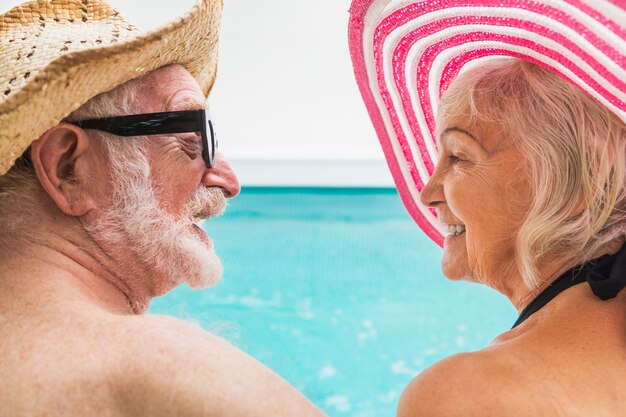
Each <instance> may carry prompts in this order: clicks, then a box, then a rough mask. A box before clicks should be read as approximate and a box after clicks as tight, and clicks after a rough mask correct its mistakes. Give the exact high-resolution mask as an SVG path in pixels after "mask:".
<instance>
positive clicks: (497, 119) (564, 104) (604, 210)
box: [438, 58, 626, 290]
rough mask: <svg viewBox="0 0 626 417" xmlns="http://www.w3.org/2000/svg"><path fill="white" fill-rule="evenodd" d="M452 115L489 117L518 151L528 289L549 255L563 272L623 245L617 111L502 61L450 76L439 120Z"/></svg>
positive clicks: (526, 66) (623, 175)
mask: <svg viewBox="0 0 626 417" xmlns="http://www.w3.org/2000/svg"><path fill="white" fill-rule="evenodd" d="M454 116H465V117H468V118H469V119H470V121H473V122H476V121H481V122H487V123H496V124H498V125H499V126H501V127H502V129H503V132H504V135H503V138H506V139H505V140H510V141H513V142H514V143H516V144H517V145H519V146H521V148H522V149H524V153H525V155H526V159H527V161H526V162H527V164H525V166H526V167H527V169H528V170H529V172H528V173H527V174H528V175H529V178H530V181H531V184H532V186H533V192H534V195H533V200H532V204H531V206H530V209H529V211H528V213H527V215H526V217H525V220H524V221H523V223H522V225H521V228H520V230H519V232H518V234H517V236H516V241H515V250H516V258H517V259H516V262H517V267H518V269H519V272H520V273H521V276H522V278H523V281H524V283H525V285H526V286H527V288H529V289H531V290H532V289H537V288H538V287H539V286H540V285H541V284H542V282H541V279H540V278H539V276H538V272H539V266H540V265H542V264H543V263H544V262H546V261H549V260H554V259H560V261H561V262H562V266H564V267H565V266H566V267H568V268H569V267H573V266H575V265H577V264H580V263H582V262H585V261H588V260H591V259H593V258H595V257H598V256H600V255H602V254H604V253H607V251H608V250H609V249H608V248H610V247H613V246H617V247H618V248H619V247H620V246H621V245H623V244H624V242H625V241H626V125H625V124H624V122H623V121H622V120H621V119H619V118H618V117H617V116H616V115H615V114H614V113H612V112H611V111H609V110H608V109H607V108H605V107H604V106H602V105H601V104H599V103H598V102H597V101H595V100H594V99H593V98H591V97H590V96H588V95H587V94H586V93H584V92H583V91H582V90H580V89H579V88H577V87H575V86H574V85H573V84H571V83H569V82H567V81H565V80H564V79H562V78H561V77H559V76H557V75H555V74H554V73H552V72H551V71H548V70H546V69H544V68H541V67H539V66H537V65H535V64H532V63H529V62H525V61H521V60H518V59H510V58H503V59H498V60H494V61H493V62H491V63H489V64H486V65H484V66H480V67H479V68H475V69H473V70H471V71H468V72H466V73H463V74H461V75H459V76H458V77H457V78H456V79H455V80H454V82H453V83H452V84H451V85H450V88H449V89H448V90H447V91H446V92H445V94H444V95H443V97H442V99H441V102H440V105H439V112H438V119H439V120H441V119H442V118H444V117H454ZM618 245H619V246H618ZM557 257H558V258H557Z"/></svg>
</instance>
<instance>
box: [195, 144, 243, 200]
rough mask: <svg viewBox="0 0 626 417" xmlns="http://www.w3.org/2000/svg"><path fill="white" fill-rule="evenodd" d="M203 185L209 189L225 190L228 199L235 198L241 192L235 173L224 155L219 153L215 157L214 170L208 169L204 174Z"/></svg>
mask: <svg viewBox="0 0 626 417" xmlns="http://www.w3.org/2000/svg"><path fill="white" fill-rule="evenodd" d="M202 183H203V184H204V185H206V186H207V187H220V188H221V189H223V190H224V196H225V197H226V198H233V197H235V196H236V195H237V194H239V191H241V186H240V185H239V180H238V179H237V175H236V174H235V171H233V168H232V167H231V166H230V164H229V163H228V161H227V160H226V158H224V155H222V154H221V153H219V152H218V153H217V154H216V155H215V162H214V163H213V168H209V169H207V170H206V172H205V173H204V177H203V178H202Z"/></svg>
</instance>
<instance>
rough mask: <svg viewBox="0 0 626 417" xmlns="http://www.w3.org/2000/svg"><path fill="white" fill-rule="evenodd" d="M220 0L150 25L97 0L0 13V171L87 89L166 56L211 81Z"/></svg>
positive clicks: (67, 0)
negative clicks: (148, 28) (154, 27)
mask: <svg viewBox="0 0 626 417" xmlns="http://www.w3.org/2000/svg"><path fill="white" fill-rule="evenodd" d="M222 6H223V2H222V0H200V2H199V3H198V4H197V5H196V6H195V7H194V8H193V9H192V10H191V11H189V12H188V13H187V14H185V15H184V16H182V17H180V18H178V19H177V20H175V21H173V22H172V23H170V24H168V25H166V26H163V27H161V28H159V29H157V30H155V31H153V32H149V33H141V31H140V30H139V29H138V28H137V27H135V26H133V25H132V24H131V23H129V22H128V21H127V20H126V19H124V18H123V17H122V16H121V15H120V14H119V13H118V12H117V11H115V10H113V9H112V8H111V7H110V6H109V5H107V4H106V3H105V2H103V1H102V0H51V1H50V0H37V1H32V2H29V3H24V4H22V5H21V6H18V7H15V8H13V9H11V10H9V11H8V12H6V13H5V14H3V15H2V16H1V17H0V175H4V174H5V173H6V172H7V171H8V170H9V169H10V168H11V166H12V165H13V163H14V162H15V160H16V159H17V158H19V157H20V155H21V154H22V153H23V152H24V150H26V149H27V148H28V146H29V145H30V144H31V143H32V142H33V141H34V140H36V139H37V138H38V137H39V136H40V135H41V134H42V133H44V132H45V131H46V130H47V129H49V128H50V127H52V126H54V125H56V124H57V123H59V121H61V120H62V119H63V118H64V117H66V116H67V115H68V114H70V113H71V112H72V111H74V110H76V109H77V108H78V107H80V106H81V105H82V104H83V103H85V102H86V101H88V100H89V99H90V98H91V97H93V96H95V95H98V94H100V93H103V92H106V91H110V90H112V89H113V88H115V87H116V86H118V85H120V84H123V83H124V82H126V81H129V80H131V79H133V78H137V77H140V76H142V75H144V74H146V73H148V72H150V71H152V70H154V69H156V68H159V67H162V66H164V65H168V64H181V65H183V66H184V67H185V68H186V69H187V70H188V71H189V72H190V73H191V74H192V75H193V76H194V77H195V78H196V79H197V81H198V83H199V84H200V86H201V87H202V89H203V91H204V93H205V94H208V93H209V90H210V89H211V87H212V86H213V82H214V80H215V74H216V68H217V43H218V35H219V27H220V20H221V13H222Z"/></svg>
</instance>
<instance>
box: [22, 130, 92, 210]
mask: <svg viewBox="0 0 626 417" xmlns="http://www.w3.org/2000/svg"><path fill="white" fill-rule="evenodd" d="M88 150H89V137H88V136H87V134H86V133H85V131H84V130H82V129H81V128H79V127H77V126H74V125H72V124H69V123H60V124H58V125H57V126H54V127H53V128H51V129H49V130H48V131H46V132H45V133H44V134H43V135H41V137H40V138H39V139H37V140H36V141H35V142H33V143H32V144H31V159H32V161H33V166H34V167H35V172H36V174H37V178H38V179H39V182H40V183H41V186H42V187H43V189H44V190H45V191H46V192H47V193H48V195H49V196H50V198H51V199H52V201H54V202H55V203H56V205H57V206H58V207H59V209H60V210H61V211H62V212H63V213H65V214H67V215H70V216H82V215H84V214H86V213H87V212H88V211H89V210H91V209H92V208H93V200H92V199H91V197H90V194H89V193H88V189H87V185H86V179H87V178H86V177H87V176H86V175H85V172H81V170H77V169H76V167H77V162H79V161H80V160H81V158H83V160H85V159H86V158H85V154H86V153H87V151H88ZM82 166H84V165H82Z"/></svg>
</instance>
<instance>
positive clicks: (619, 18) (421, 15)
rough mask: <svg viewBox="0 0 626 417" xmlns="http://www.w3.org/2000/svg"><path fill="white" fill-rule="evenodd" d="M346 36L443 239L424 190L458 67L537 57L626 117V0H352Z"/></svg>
mask: <svg viewBox="0 0 626 417" xmlns="http://www.w3.org/2000/svg"><path fill="white" fill-rule="evenodd" d="M349 42H350V54H351V57H352V63H353V66H354V73H355V76H356V79H357V83H358V86H359V89H360V91H361V95H362V97H363V99H364V101H365V104H366V107H367V110H368V112H369V115H370V118H371V120H372V122H373V124H374V128H375V130H376V133H377V135H378V138H379V140H380V142H381V145H382V148H383V151H384V154H385V157H386V159H387V163H388V165H389V168H390V170H391V173H392V175H393V178H394V181H395V184H396V187H397V189H398V192H399V194H400V196H401V198H402V201H403V202H404V205H405V207H406V208H407V210H408V212H409V213H410V215H411V216H412V217H413V219H414V220H415V221H416V222H417V224H418V225H419V226H420V228H421V229H422V230H423V231H424V232H425V233H426V234H427V235H428V236H429V237H430V238H431V239H432V240H433V241H435V242H436V243H437V244H439V245H440V246H441V245H443V241H444V235H443V230H442V225H441V224H440V223H439V222H438V221H437V217H436V212H435V211H434V210H432V209H429V208H427V207H424V206H423V205H422V204H421V203H420V202H419V193H420V192H421V190H422V189H423V188H424V184H426V182H427V181H428V180H429V179H430V177H431V175H432V173H433V171H434V169H435V165H436V162H437V157H438V153H437V142H436V139H435V136H434V132H435V120H436V111H437V103H438V101H439V99H440V97H441V95H442V94H443V92H444V91H445V90H446V89H447V87H448V86H449V85H450V83H451V81H452V80H453V79H454V78H455V77H456V76H457V75H458V74H459V72H461V71H463V70H465V69H467V68H471V67H476V66H480V65H481V64H482V63H484V61H485V60H488V59H493V58H494V57H501V56H508V57H515V58H519V59H523V60H526V61H530V62H534V63H536V64H538V65H541V66H543V67H545V68H548V69H550V70H551V71H553V72H555V73H556V74H558V75H560V76H561V77H563V78H565V79H566V80H568V81H569V82H572V83H573V84H575V85H577V86H578V87H579V88H581V89H582V90H584V91H585V92H587V93H588V94H589V95H591V96H592V97H594V98H595V99H596V100H597V101H599V102H600V103H602V104H603V105H604V106H606V107H607V108H609V109H610V110H611V111H613V112H614V113H615V114H616V115H617V116H618V117H620V118H621V119H622V120H624V121H625V122H626V1H624V0H587V1H583V0H568V1H564V0H532V1H531V0H446V1H441V0H423V1H412V2H411V1H409V2H407V1H406V0H353V2H352V6H351V10H350V27H349Z"/></svg>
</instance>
